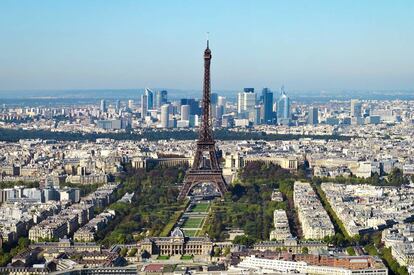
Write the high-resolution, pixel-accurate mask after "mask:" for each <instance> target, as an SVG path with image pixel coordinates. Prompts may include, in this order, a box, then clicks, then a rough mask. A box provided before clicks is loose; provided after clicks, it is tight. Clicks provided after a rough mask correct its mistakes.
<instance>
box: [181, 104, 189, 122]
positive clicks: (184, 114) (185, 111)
mask: <svg viewBox="0 0 414 275" xmlns="http://www.w3.org/2000/svg"><path fill="white" fill-rule="evenodd" d="M181 120H190V105H181Z"/></svg>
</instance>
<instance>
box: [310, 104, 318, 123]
mask: <svg viewBox="0 0 414 275" xmlns="http://www.w3.org/2000/svg"><path fill="white" fill-rule="evenodd" d="M318 116H319V109H318V107H310V108H309V114H308V124H312V125H316V124H318V123H319V117H318Z"/></svg>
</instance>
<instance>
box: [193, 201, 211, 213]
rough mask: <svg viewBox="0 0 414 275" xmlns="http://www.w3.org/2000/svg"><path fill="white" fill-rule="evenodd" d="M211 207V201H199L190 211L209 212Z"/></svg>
mask: <svg viewBox="0 0 414 275" xmlns="http://www.w3.org/2000/svg"><path fill="white" fill-rule="evenodd" d="M209 207H210V204H209V203H197V204H195V205H194V206H193V207H192V208H191V210H190V212H208V209H209Z"/></svg>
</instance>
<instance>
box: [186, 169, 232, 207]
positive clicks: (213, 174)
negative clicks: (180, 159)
mask: <svg viewBox="0 0 414 275" xmlns="http://www.w3.org/2000/svg"><path fill="white" fill-rule="evenodd" d="M203 182H206V183H212V184H214V186H215V187H216V188H217V190H218V191H219V193H220V195H221V197H223V196H224V194H225V193H226V192H227V185H226V182H225V180H224V177H223V174H222V172H221V170H218V171H214V170H190V171H188V173H187V174H186V176H185V178H184V183H183V187H182V188H181V191H180V194H179V195H178V200H182V199H184V198H185V197H186V196H188V194H189V193H190V191H191V189H193V187H194V186H195V185H197V184H200V183H203Z"/></svg>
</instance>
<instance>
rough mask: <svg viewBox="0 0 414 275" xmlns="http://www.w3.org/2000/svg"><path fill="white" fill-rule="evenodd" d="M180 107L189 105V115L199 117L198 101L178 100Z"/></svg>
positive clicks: (189, 99) (190, 99) (192, 99)
mask: <svg viewBox="0 0 414 275" xmlns="http://www.w3.org/2000/svg"><path fill="white" fill-rule="evenodd" d="M180 103H181V105H190V114H191V115H201V108H200V106H199V103H198V100H195V99H194V98H182V99H181V100H180Z"/></svg>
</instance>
